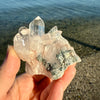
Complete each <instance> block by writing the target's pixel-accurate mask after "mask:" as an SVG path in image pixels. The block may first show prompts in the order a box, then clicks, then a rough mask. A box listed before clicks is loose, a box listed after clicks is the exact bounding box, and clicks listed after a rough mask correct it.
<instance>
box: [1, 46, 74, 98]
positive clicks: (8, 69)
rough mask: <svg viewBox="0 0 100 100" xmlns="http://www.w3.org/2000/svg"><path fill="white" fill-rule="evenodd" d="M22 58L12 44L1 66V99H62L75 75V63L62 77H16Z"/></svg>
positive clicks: (25, 75) (24, 75) (26, 75)
mask: <svg viewBox="0 0 100 100" xmlns="http://www.w3.org/2000/svg"><path fill="white" fill-rule="evenodd" d="M19 68H20V59H19V58H18V56H17V55H16V53H15V51H14V49H13V47H12V46H9V48H8V52H7V57H6V59H5V61H4V63H3V64H2V66H1V67H0V100H62V98H63V92H64V90H65V89H66V88H67V87H68V85H69V84H70V82H71V81H72V79H73V78H74V76H75V73H76V69H75V64H74V65H71V66H69V67H68V69H67V70H66V71H65V73H64V75H63V77H62V78H60V79H58V80H55V81H52V82H51V80H50V79H49V78H47V77H45V76H42V75H41V76H39V75H38V76H33V77H32V76H31V75H29V74H23V75H20V76H19V77H17V78H16V74H17V72H18V70H19Z"/></svg>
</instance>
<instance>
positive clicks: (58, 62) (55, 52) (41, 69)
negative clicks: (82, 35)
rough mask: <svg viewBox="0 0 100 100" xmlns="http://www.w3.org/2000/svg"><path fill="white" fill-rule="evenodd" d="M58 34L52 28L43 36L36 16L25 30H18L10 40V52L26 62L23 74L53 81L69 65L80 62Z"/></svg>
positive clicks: (43, 31)
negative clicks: (12, 50) (12, 49)
mask: <svg viewBox="0 0 100 100" xmlns="http://www.w3.org/2000/svg"><path fill="white" fill-rule="evenodd" d="M61 33H62V31H60V30H58V29H57V26H55V27H53V28H52V29H51V30H50V31H49V32H48V33H47V34H45V24H44V21H43V20H42V19H41V18H40V17H39V16H38V17H36V18H35V19H34V20H33V21H32V22H31V23H30V24H29V29H28V28H27V27H25V26H23V27H21V28H19V31H18V33H17V34H16V35H15V37H14V49H15V51H16V53H17V54H18V55H19V57H20V58H21V59H22V60H23V61H26V67H25V70H26V72H27V73H29V74H31V75H41V74H42V75H45V76H47V77H49V78H51V79H53V80H56V79H58V78H60V77H62V76H63V74H64V71H65V70H66V69H67V68H68V66H69V65H72V64H73V63H77V62H80V61H81V59H80V58H79V56H78V55H77V54H76V53H75V51H74V49H73V47H71V46H70V44H69V43H68V41H67V40H66V39H64V38H63V37H62V35H61Z"/></svg>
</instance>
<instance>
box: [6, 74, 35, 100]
mask: <svg viewBox="0 0 100 100" xmlns="http://www.w3.org/2000/svg"><path fill="white" fill-rule="evenodd" d="M33 81H34V80H33V78H32V77H31V75H29V74H23V75H20V76H19V77H17V78H16V81H15V83H14V85H13V87H12V88H11V89H10V91H9V92H8V98H11V97H12V99H11V100H30V98H31V94H32V91H33V88H34V82H33Z"/></svg>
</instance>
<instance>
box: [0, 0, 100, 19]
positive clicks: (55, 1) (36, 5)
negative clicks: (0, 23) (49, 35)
mask: <svg viewBox="0 0 100 100" xmlns="http://www.w3.org/2000/svg"><path fill="white" fill-rule="evenodd" d="M38 15H39V16H41V17H42V18H44V19H49V20H50V19H62V18H66V17H72V16H90V15H95V16H100V2H99V0H69V1H68V0H24V1H23V0H0V19H7V20H14V19H16V18H17V20H21V19H22V20H25V19H26V20H27V19H30V18H34V17H36V16H38Z"/></svg>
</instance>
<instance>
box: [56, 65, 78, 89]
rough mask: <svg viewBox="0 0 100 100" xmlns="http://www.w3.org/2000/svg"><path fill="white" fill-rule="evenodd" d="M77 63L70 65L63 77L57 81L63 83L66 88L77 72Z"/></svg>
mask: <svg viewBox="0 0 100 100" xmlns="http://www.w3.org/2000/svg"><path fill="white" fill-rule="evenodd" d="M75 65H76V64H73V65H70V66H69V67H68V69H67V70H66V71H65V73H64V75H63V77H62V78H60V79H58V80H56V81H55V82H57V83H61V84H62V85H63V89H64V90H65V89H66V88H67V87H68V85H69V84H70V83H71V81H72V79H73V78H74V76H75V74H76V68H75Z"/></svg>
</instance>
